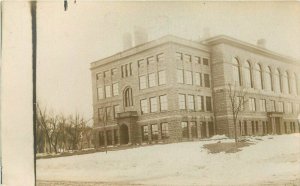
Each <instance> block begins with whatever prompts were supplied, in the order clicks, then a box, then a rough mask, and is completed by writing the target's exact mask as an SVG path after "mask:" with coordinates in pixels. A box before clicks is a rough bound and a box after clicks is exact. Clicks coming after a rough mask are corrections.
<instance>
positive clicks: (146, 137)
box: [142, 125, 149, 141]
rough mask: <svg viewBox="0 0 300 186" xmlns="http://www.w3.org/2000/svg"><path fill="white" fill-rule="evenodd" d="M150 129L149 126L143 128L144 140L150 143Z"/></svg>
mask: <svg viewBox="0 0 300 186" xmlns="http://www.w3.org/2000/svg"><path fill="white" fill-rule="evenodd" d="M148 135H149V127H148V126H147V125H144V126H142V140H143V141H148Z"/></svg>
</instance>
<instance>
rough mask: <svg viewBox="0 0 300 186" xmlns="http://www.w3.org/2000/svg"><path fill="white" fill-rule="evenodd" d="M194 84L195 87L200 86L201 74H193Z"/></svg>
mask: <svg viewBox="0 0 300 186" xmlns="http://www.w3.org/2000/svg"><path fill="white" fill-rule="evenodd" d="M195 76H196V77H195V84H196V85H199V86H202V78H201V73H199V72H196V73H195Z"/></svg>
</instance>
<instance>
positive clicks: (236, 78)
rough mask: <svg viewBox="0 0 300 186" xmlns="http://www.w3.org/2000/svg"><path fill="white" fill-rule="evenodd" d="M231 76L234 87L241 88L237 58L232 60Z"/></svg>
mask: <svg viewBox="0 0 300 186" xmlns="http://www.w3.org/2000/svg"><path fill="white" fill-rule="evenodd" d="M232 74H233V81H234V83H235V84H236V85H239V86H241V85H242V81H241V71H240V63H239V61H238V59H237V58H234V59H233V65H232Z"/></svg>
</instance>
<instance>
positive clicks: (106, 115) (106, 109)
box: [104, 107, 112, 124]
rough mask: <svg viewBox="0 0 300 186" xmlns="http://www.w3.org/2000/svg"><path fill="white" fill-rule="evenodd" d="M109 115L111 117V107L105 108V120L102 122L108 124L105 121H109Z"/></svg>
mask: <svg viewBox="0 0 300 186" xmlns="http://www.w3.org/2000/svg"><path fill="white" fill-rule="evenodd" d="M111 115H112V113H111V107H106V108H105V118H106V120H105V121H104V122H105V123H106V124H108V123H107V121H110V120H111Z"/></svg>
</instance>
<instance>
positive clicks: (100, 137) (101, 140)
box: [99, 131, 105, 146]
mask: <svg viewBox="0 0 300 186" xmlns="http://www.w3.org/2000/svg"><path fill="white" fill-rule="evenodd" d="M104 143H105V142H104V133H103V131H100V132H99V146H103V145H104Z"/></svg>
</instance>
